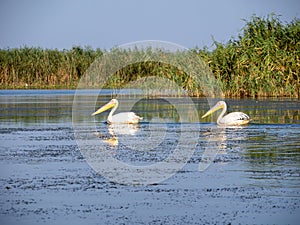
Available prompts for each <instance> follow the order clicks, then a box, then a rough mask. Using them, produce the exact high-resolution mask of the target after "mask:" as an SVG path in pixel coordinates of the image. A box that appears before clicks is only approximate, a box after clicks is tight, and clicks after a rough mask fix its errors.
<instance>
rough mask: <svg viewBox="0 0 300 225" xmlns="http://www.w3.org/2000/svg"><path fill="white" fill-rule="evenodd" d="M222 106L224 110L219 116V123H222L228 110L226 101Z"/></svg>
mask: <svg viewBox="0 0 300 225" xmlns="http://www.w3.org/2000/svg"><path fill="white" fill-rule="evenodd" d="M222 108H223V110H222V112H221V113H220V115H219V117H218V119H217V124H220V122H221V120H222V119H223V116H224V114H225V113H226V111H227V105H226V103H225V102H224V103H223V104H222Z"/></svg>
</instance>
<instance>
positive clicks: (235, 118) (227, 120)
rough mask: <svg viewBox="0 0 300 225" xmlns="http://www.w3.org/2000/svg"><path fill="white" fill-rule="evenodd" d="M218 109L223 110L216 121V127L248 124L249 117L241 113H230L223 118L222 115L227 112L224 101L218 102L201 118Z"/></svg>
mask: <svg viewBox="0 0 300 225" xmlns="http://www.w3.org/2000/svg"><path fill="white" fill-rule="evenodd" d="M219 109H223V110H222V112H221V114H220V115H219V117H218V119H217V124H218V125H223V126H226V125H227V126H239V125H245V124H247V123H249V122H250V117H249V116H248V115H247V114H245V113H242V112H232V113H229V114H227V115H226V116H224V114H225V113H226V111H227V105H226V102H224V101H219V102H218V103H217V104H216V105H215V106H214V107H212V108H211V109H210V110H208V111H207V112H206V113H205V114H204V115H203V116H202V117H201V118H204V117H206V116H208V115H210V114H212V113H213V112H215V111H217V110H219ZM223 116H224V117H223Z"/></svg>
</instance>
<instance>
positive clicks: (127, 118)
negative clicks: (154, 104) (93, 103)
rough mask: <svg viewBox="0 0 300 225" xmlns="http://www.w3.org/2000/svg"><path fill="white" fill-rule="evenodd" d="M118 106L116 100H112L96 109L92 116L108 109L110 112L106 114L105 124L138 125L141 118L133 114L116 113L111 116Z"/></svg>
mask: <svg viewBox="0 0 300 225" xmlns="http://www.w3.org/2000/svg"><path fill="white" fill-rule="evenodd" d="M118 106H119V102H118V100H117V99H112V100H110V102H108V103H107V104H106V105H104V106H102V107H101V108H100V109H98V110H97V111H96V112H94V113H93V114H92V116H95V115H96V114H99V113H102V112H104V111H106V110H108V109H110V108H112V110H111V111H110V113H109V114H108V117H107V123H108V124H112V123H130V124H134V123H138V122H139V121H140V120H142V119H143V117H140V116H137V115H136V114H135V113H134V112H122V113H118V114H116V115H113V113H114V112H115V111H116V109H117V108H118Z"/></svg>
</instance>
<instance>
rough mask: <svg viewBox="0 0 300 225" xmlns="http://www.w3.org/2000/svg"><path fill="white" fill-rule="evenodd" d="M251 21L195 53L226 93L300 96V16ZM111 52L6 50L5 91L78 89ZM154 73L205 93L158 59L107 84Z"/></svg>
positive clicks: (2, 56) (1, 84) (0, 70)
mask: <svg viewBox="0 0 300 225" xmlns="http://www.w3.org/2000/svg"><path fill="white" fill-rule="evenodd" d="M245 23H246V24H245V26H244V27H243V28H242V30H241V33H240V34H239V35H238V37H237V38H236V39H234V38H232V39H230V40H229V41H228V42H227V43H225V44H223V43H219V42H217V41H214V46H215V49H214V50H212V51H209V50H208V48H207V47H204V48H203V49H198V48H194V49H191V51H192V52H193V53H194V54H196V55H198V56H199V58H200V59H201V60H202V61H203V62H205V63H206V64H207V65H208V66H209V68H210V70H211V71H212V73H213V75H214V76H215V78H216V80H217V81H218V83H219V85H220V88H221V90H222V92H223V93H224V95H225V97H291V98H300V74H299V72H300V20H299V19H297V18H295V19H294V20H293V21H291V22H288V23H283V22H282V21H281V20H280V19H279V17H278V16H276V15H268V16H267V17H258V16H253V17H252V18H251V19H250V20H249V21H245ZM135 51H141V50H135ZM105 53H106V51H105V50H101V49H92V48H91V47H84V48H82V47H80V46H74V47H73V48H72V49H70V50H57V49H42V48H38V47H26V46H25V47H21V48H11V49H10V48H8V49H0V65H1V67H0V89H26V88H28V89H76V87H77V84H78V82H79V80H80V78H81V77H82V76H83V74H84V73H85V71H86V70H87V69H88V68H89V66H90V65H91V64H92V63H93V62H94V61H95V60H96V59H97V58H98V57H100V56H102V55H103V54H105ZM139 54H141V52H139ZM150 74H151V75H152V76H160V77H165V78H168V79H170V80H172V81H174V82H176V84H178V85H179V86H180V87H182V88H183V89H185V90H187V91H188V93H189V94H190V95H191V96H195V97H196V96H203V92H202V91H201V90H200V89H201V88H200V87H199V85H197V83H196V82H193V79H191V78H190V77H189V75H187V74H186V73H184V72H183V70H181V69H180V68H175V67H173V66H170V65H167V64H162V63H160V62H152V61H149V62H147V61H146V62H140V63H135V64H132V65H129V66H127V67H125V68H123V69H121V70H119V71H117V72H116V73H115V74H114V75H113V76H110V77H109V80H108V81H107V82H106V85H105V87H103V88H110V89H117V88H122V87H124V85H126V84H127V83H129V82H131V81H134V80H136V79H139V78H142V77H146V76H149V75H150Z"/></svg>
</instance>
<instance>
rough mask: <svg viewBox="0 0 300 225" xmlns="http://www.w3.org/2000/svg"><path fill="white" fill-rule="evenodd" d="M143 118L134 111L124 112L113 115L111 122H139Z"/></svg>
mask: <svg viewBox="0 0 300 225" xmlns="http://www.w3.org/2000/svg"><path fill="white" fill-rule="evenodd" d="M142 119H143V118H142V117H140V116H138V115H136V114H135V113H134V112H122V113H118V114H116V115H113V116H112V121H108V122H110V123H138V122H139V121H140V120H142Z"/></svg>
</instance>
